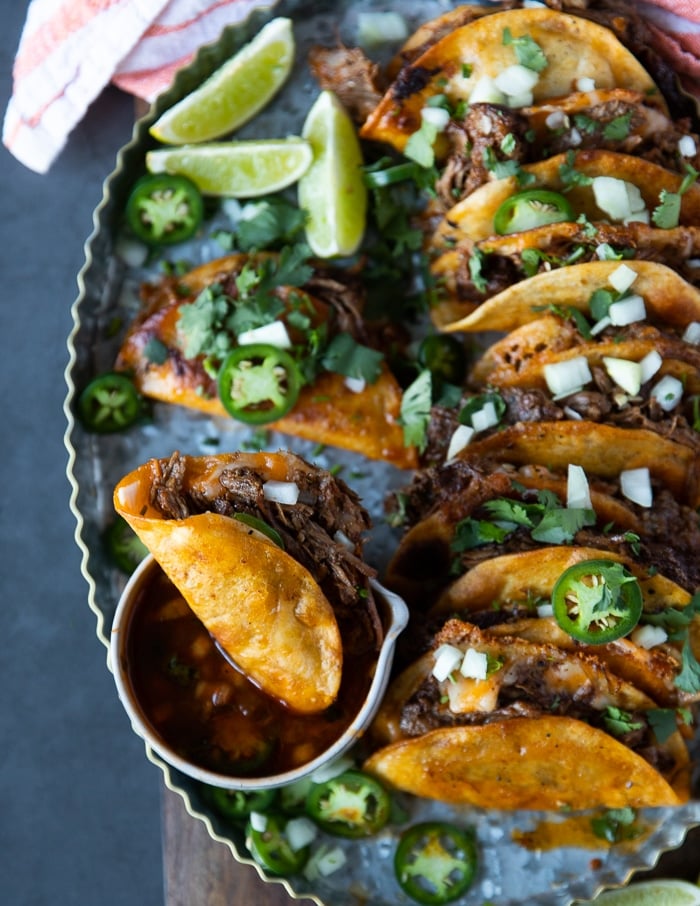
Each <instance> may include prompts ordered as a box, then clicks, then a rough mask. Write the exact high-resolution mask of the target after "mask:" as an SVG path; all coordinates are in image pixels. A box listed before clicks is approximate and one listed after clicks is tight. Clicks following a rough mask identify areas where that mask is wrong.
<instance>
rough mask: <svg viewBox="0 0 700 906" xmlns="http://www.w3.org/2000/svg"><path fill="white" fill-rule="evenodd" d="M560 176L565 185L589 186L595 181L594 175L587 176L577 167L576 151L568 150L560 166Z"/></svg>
mask: <svg viewBox="0 0 700 906" xmlns="http://www.w3.org/2000/svg"><path fill="white" fill-rule="evenodd" d="M559 176H560V178H561V181H562V183H563V184H564V186H565V187H566V186H568V187H571V186H589V185H590V184H591V183H592V182H593V177H592V176H587V175H586V174H585V173H581V172H580V170H577V169H576V153H575V152H574V151H567V152H566V160H565V161H564V163H563V164H561V165H560V166H559Z"/></svg>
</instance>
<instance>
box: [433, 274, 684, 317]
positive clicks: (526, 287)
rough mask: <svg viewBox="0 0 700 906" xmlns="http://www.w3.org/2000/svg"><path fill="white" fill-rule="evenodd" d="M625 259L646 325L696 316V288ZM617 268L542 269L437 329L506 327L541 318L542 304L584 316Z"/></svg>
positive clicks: (673, 276) (677, 276)
mask: <svg viewBox="0 0 700 906" xmlns="http://www.w3.org/2000/svg"><path fill="white" fill-rule="evenodd" d="M625 263H626V264H627V266H628V267H630V268H631V269H632V270H634V271H635V272H636V274H637V277H636V279H635V281H634V283H633V284H632V286H631V287H630V292H633V293H636V294H638V295H640V296H641V297H642V298H643V299H644V307H645V309H646V312H647V319H648V321H649V322H650V323H651V324H655V325H659V326H660V325H664V324H665V325H667V326H668V327H669V328H672V329H674V330H677V331H683V330H684V329H685V328H686V327H687V326H688V324H690V322H691V321H700V289H698V288H697V287H696V286H693V285H692V284H691V283H688V281H687V280H684V279H683V278H682V277H681V276H680V274H678V273H677V272H676V271H674V270H671V268H670V267H667V266H666V265H665V264H660V263H658V262H656V261H644V260H641V259H635V260H633V261H627V262H625ZM619 267H620V262H619V261H589V262H587V263H584V264H572V265H569V266H568V267H560V268H555V269H554V270H548V271H543V272H542V273H540V274H536V275H535V276H534V277H530V278H529V279H526V280H521V281H520V282H519V283H515V284H514V285H513V286H509V287H508V288H507V289H505V290H503V292H500V293H498V294H497V295H495V296H491V298H490V299H487V300H486V302H484V303H483V304H482V305H480V306H479V307H478V308H477V309H476V310H475V311H474V312H472V314H470V315H467V317H465V318H460V319H457V320H455V321H452V322H448V323H444V324H442V329H443V330H446V331H469V332H472V331H482V330H502V331H511V330H515V329H516V328H517V327H522V326H523V325H524V324H527V323H529V322H530V321H536V320H538V319H539V318H541V317H542V309H543V307H552V308H561V309H572V308H574V309H576V310H577V311H580V312H582V313H583V314H586V315H587V314H589V311H590V298H591V296H592V294H593V293H594V292H595V291H596V290H599V289H610V283H609V278H610V275H611V274H612V273H614V272H615V271H616V270H617V269H618V268H619Z"/></svg>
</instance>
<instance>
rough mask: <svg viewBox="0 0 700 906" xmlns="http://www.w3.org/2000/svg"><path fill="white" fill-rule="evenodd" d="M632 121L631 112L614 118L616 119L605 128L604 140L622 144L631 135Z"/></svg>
mask: <svg viewBox="0 0 700 906" xmlns="http://www.w3.org/2000/svg"><path fill="white" fill-rule="evenodd" d="M631 120H632V112H631V111H630V112H629V113H623V114H621V115H620V116H616V117H614V119H611V120H610V122H609V123H606V124H605V126H603V138H605V139H607V140H608V141H613V142H620V141H622V140H623V139H625V138H627V136H628V135H629V134H630V122H631Z"/></svg>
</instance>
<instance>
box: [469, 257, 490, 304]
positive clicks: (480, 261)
mask: <svg viewBox="0 0 700 906" xmlns="http://www.w3.org/2000/svg"><path fill="white" fill-rule="evenodd" d="M485 257H486V255H485V254H484V252H482V251H481V249H478V248H476V246H475V247H474V250H473V251H472V253H471V255H470V256H469V276H470V277H471V278H472V283H473V284H474V287H475V289H477V290H478V291H479V292H480V293H485V292H486V289H487V287H488V281H487V280H486V277H484V275H483V266H484V259H485Z"/></svg>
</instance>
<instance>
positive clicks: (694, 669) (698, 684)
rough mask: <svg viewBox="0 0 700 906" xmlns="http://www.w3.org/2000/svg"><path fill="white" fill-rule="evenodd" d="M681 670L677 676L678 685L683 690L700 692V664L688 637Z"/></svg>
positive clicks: (682, 656)
mask: <svg viewBox="0 0 700 906" xmlns="http://www.w3.org/2000/svg"><path fill="white" fill-rule="evenodd" d="M681 658H682V660H681V672H680V673H679V674H678V676H677V677H676V680H675V683H676V686H677V687H678V688H679V689H680V690H681V691H682V692H690V693H692V694H695V693H698V692H700V664H699V663H698V661H697V658H696V657H695V654H694V652H693V649H692V646H691V644H690V639H689V638H687V637H686V640H685V642H684V643H683V651H682V653H681Z"/></svg>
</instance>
